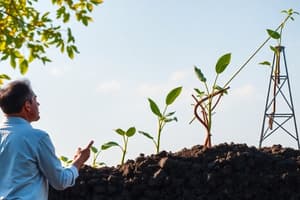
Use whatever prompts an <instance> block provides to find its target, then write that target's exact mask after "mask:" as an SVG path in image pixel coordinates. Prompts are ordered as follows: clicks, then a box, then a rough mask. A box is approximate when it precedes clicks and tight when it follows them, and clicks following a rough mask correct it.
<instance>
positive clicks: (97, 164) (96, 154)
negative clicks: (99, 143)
mask: <svg viewBox="0 0 300 200" xmlns="http://www.w3.org/2000/svg"><path fill="white" fill-rule="evenodd" d="M101 150H102V148H101V147H100V148H99V149H97V148H96V147H95V146H92V147H91V152H92V154H93V159H92V167H93V168H99V167H101V166H103V165H105V163H104V162H97V159H98V157H99V154H100V152H101Z"/></svg>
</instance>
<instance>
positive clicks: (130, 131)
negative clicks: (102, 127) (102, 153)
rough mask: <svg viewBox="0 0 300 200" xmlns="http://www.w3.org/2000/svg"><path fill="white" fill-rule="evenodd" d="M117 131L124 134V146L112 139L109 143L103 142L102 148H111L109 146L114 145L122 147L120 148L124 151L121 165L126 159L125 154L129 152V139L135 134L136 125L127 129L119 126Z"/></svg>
mask: <svg viewBox="0 0 300 200" xmlns="http://www.w3.org/2000/svg"><path fill="white" fill-rule="evenodd" d="M115 132H116V133H118V134H119V135H121V136H122V138H123V146H121V145H119V144H118V143H117V142H114V141H110V142H107V143H105V144H103V145H102V146H101V149H102V150H106V149H109V148H111V147H114V146H117V147H120V149H121V151H122V159H121V165H123V164H124V160H125V155H126V153H127V147H128V139H129V138H130V137H132V136H133V135H134V134H135V132H136V128H135V127H130V128H129V129H127V131H125V130H123V129H120V128H118V129H116V130H115Z"/></svg>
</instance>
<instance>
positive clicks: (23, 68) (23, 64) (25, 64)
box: [20, 60, 28, 75]
mask: <svg viewBox="0 0 300 200" xmlns="http://www.w3.org/2000/svg"><path fill="white" fill-rule="evenodd" d="M27 71H28V61H27V60H23V61H22V62H21V63H20V72H21V74H22V75H24V74H26V72H27Z"/></svg>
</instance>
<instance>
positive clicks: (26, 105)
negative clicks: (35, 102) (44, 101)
mask: <svg viewBox="0 0 300 200" xmlns="http://www.w3.org/2000/svg"><path fill="white" fill-rule="evenodd" d="M23 108H24V109H25V111H27V112H30V111H31V103H30V102H29V101H25V103H24V106H23Z"/></svg>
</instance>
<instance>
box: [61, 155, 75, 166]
mask: <svg viewBox="0 0 300 200" xmlns="http://www.w3.org/2000/svg"><path fill="white" fill-rule="evenodd" d="M58 159H59V160H60V162H61V163H62V165H63V166H64V167H68V166H70V165H71V163H72V162H73V160H71V159H69V158H68V157H66V156H60V157H59V158H58Z"/></svg>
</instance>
